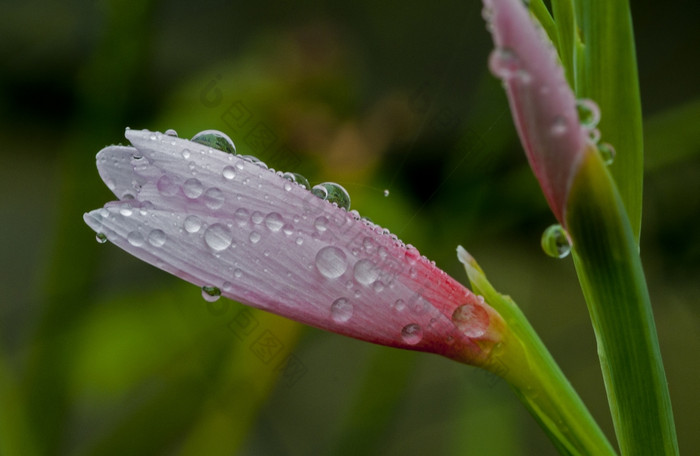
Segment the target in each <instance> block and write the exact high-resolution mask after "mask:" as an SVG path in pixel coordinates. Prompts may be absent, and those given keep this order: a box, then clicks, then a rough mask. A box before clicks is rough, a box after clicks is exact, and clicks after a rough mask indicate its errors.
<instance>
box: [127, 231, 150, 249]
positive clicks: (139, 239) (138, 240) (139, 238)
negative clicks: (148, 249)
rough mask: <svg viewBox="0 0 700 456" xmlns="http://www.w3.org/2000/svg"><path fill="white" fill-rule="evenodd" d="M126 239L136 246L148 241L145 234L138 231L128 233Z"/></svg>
mask: <svg viewBox="0 0 700 456" xmlns="http://www.w3.org/2000/svg"><path fill="white" fill-rule="evenodd" d="M126 240H127V241H129V244H131V245H133V246H134V247H141V246H142V245H143V243H144V242H146V239H144V237H143V234H141V233H139V232H138V231H132V232H130V233H129V234H127V235H126Z"/></svg>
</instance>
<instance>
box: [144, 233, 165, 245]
mask: <svg viewBox="0 0 700 456" xmlns="http://www.w3.org/2000/svg"><path fill="white" fill-rule="evenodd" d="M165 238H166V237H165V233H164V232H163V230H158V229H156V230H151V232H150V233H148V242H149V244H151V245H152V246H153V247H162V246H163V244H165Z"/></svg>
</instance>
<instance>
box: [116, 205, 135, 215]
mask: <svg viewBox="0 0 700 456" xmlns="http://www.w3.org/2000/svg"><path fill="white" fill-rule="evenodd" d="M119 213H120V214H121V215H123V216H124V217H131V214H133V213H134V211H133V210H132V209H131V207H130V206H122V207H121V208H119Z"/></svg>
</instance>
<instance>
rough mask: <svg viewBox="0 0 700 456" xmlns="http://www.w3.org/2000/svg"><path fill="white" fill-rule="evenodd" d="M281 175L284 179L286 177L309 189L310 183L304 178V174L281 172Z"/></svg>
mask: <svg viewBox="0 0 700 456" xmlns="http://www.w3.org/2000/svg"><path fill="white" fill-rule="evenodd" d="M282 177H284V178H285V179H287V180H288V181H290V182H294V183H297V184H299V185H301V186H302V187H304V188H305V189H307V190H309V189H311V184H309V181H308V179H306V178H305V177H304V176H302V175H301V174H299V173H289V172H287V173H284V174H282ZM286 189H287V188H286V187H285V190H286Z"/></svg>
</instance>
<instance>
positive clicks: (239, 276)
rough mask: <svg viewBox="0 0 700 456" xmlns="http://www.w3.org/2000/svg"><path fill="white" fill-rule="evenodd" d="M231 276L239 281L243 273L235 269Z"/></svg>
mask: <svg viewBox="0 0 700 456" xmlns="http://www.w3.org/2000/svg"><path fill="white" fill-rule="evenodd" d="M233 276H234V277H235V278H237V279H240V278H241V277H242V276H243V271H241V270H240V269H238V268H236V269H234V271H233Z"/></svg>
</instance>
